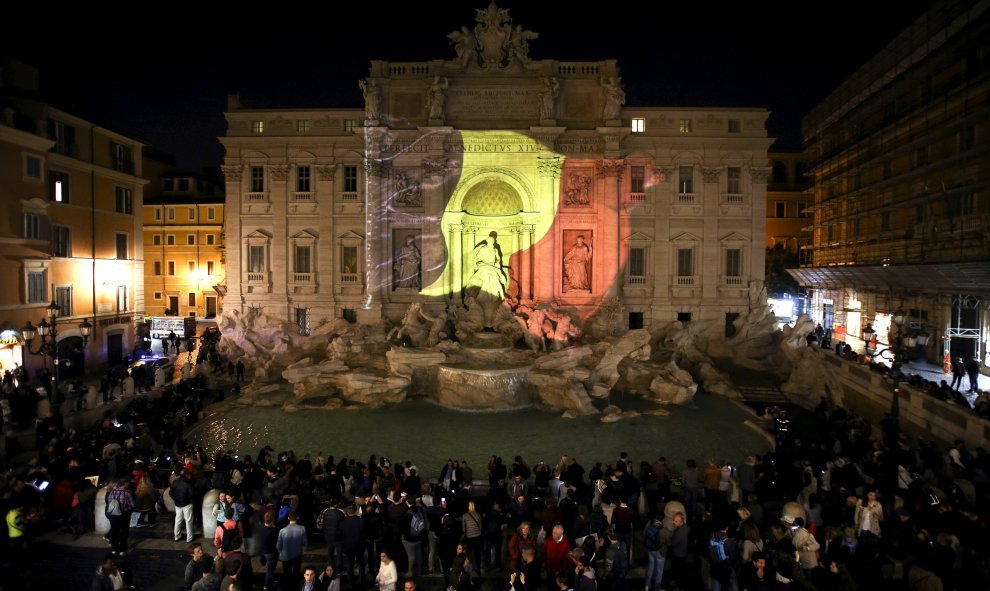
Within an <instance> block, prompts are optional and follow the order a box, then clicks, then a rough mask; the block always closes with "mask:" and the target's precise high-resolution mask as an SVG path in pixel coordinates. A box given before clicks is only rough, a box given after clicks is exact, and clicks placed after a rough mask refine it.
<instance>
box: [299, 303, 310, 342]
mask: <svg viewBox="0 0 990 591" xmlns="http://www.w3.org/2000/svg"><path fill="white" fill-rule="evenodd" d="M309 317H310V314H309V308H296V325H297V326H299V333H300V334H304V335H308V334H309V329H310V327H309Z"/></svg>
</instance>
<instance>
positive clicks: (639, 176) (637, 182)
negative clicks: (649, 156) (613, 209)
mask: <svg viewBox="0 0 990 591" xmlns="http://www.w3.org/2000/svg"><path fill="white" fill-rule="evenodd" d="M645 177H646V167H645V166H632V167H630V171H629V192H630V193H643V192H645V190H646V189H645V187H644V178H645Z"/></svg>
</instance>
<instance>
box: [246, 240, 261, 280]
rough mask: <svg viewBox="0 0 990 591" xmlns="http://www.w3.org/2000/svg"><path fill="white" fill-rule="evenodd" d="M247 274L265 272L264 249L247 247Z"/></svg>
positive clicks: (253, 246)
mask: <svg viewBox="0 0 990 591" xmlns="http://www.w3.org/2000/svg"><path fill="white" fill-rule="evenodd" d="M248 272H249V273H264V272H265V247H264V246H260V245H254V244H252V245H251V246H249V247H248Z"/></svg>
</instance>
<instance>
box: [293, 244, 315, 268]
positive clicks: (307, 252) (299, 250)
mask: <svg viewBox="0 0 990 591" xmlns="http://www.w3.org/2000/svg"><path fill="white" fill-rule="evenodd" d="M311 254H312V248H311V247H310V246H309V245H296V248H295V254H294V257H293V260H294V267H293V269H294V270H295V272H296V273H309V272H310V269H311V266H310V256H311Z"/></svg>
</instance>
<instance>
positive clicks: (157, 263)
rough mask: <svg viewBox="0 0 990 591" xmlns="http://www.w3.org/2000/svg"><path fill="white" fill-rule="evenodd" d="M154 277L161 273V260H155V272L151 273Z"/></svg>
mask: <svg viewBox="0 0 990 591" xmlns="http://www.w3.org/2000/svg"><path fill="white" fill-rule="evenodd" d="M153 274H154V275H155V276H156V277H157V276H160V275H161V274H162V262H161V261H155V272H154V273H153Z"/></svg>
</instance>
